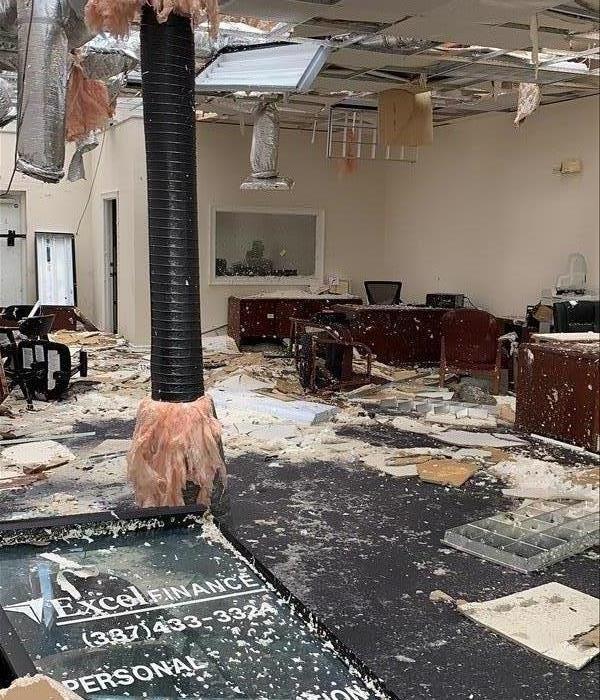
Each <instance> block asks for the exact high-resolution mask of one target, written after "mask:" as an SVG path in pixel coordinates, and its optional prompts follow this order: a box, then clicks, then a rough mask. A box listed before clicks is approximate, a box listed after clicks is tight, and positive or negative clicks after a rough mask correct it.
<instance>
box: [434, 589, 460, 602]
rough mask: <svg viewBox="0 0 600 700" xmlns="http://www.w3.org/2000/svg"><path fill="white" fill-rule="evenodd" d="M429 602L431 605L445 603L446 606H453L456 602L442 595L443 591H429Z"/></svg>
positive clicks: (449, 596) (445, 594)
mask: <svg viewBox="0 0 600 700" xmlns="http://www.w3.org/2000/svg"><path fill="white" fill-rule="evenodd" d="M429 600H430V601H431V602H432V603H446V604H447V605H455V604H456V601H455V600H454V598H453V597H452V596H451V595H448V594H447V593H444V591H440V590H436V591H431V593H430V594H429Z"/></svg>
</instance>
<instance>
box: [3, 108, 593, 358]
mask: <svg viewBox="0 0 600 700" xmlns="http://www.w3.org/2000/svg"><path fill="white" fill-rule="evenodd" d="M250 131H251V130H250V129H247V133H246V134H245V135H242V134H241V133H240V130H239V128H238V127H236V126H227V125H211V124H199V125H198V216H199V237H200V255H201V263H200V274H201V282H202V288H201V294H202V316H203V327H204V328H205V329H211V328H215V327H217V326H220V325H222V324H224V323H225V322H226V312H227V298H228V297H229V296H230V295H232V294H250V293H253V292H256V291H261V289H260V288H254V287H249V286H214V285H210V284H209V279H210V278H209V265H210V260H209V251H210V246H209V243H210V241H209V233H210V216H211V207H212V206H215V205H216V206H222V207H234V208H239V207H244V206H248V207H273V208H288V207H289V208H296V209H301V208H310V209H323V210H324V211H325V261H324V269H325V274H327V273H333V272H335V273H338V274H339V276H340V277H341V278H342V279H344V278H347V279H350V280H351V282H352V287H353V291H355V292H359V293H362V282H363V280H365V279H368V278H372V279H377V278H380V279H381V278H388V279H395V278H399V279H402V280H403V281H404V285H405V286H404V291H403V298H404V299H405V300H415V301H423V300H424V295H425V294H426V293H427V292H428V291H464V292H466V293H467V294H468V295H469V296H470V297H471V298H472V299H473V301H474V302H475V303H477V304H480V305H482V306H484V307H487V308H489V309H490V310H491V311H493V312H495V313H497V314H509V315H512V314H515V315H521V314H522V313H523V312H524V308H525V305H526V304H528V303H533V302H535V301H537V300H538V298H539V294H540V291H541V289H542V288H545V287H550V286H551V285H552V284H553V282H554V278H555V277H556V275H557V274H559V273H560V272H561V271H562V269H563V267H564V266H565V264H566V258H567V255H568V254H569V253H570V252H573V251H580V252H582V253H584V254H585V255H586V257H587V261H588V265H589V268H590V270H589V271H590V280H591V281H592V284H595V285H596V286H597V285H598V256H599V254H598V238H599V236H598V227H599V220H598V182H599V173H598V104H597V101H596V100H595V99H594V98H588V99H584V100H578V101H576V102H569V103H564V104H560V105H553V106H549V107H543V108H541V109H540V110H539V111H538V112H537V113H536V114H535V115H534V116H533V117H531V118H530V119H529V121H527V122H526V123H525V124H524V125H523V126H522V127H521V129H520V130H519V131H516V130H515V129H514V128H513V126H512V123H511V116H510V115H508V114H500V115H490V116H486V117H481V118H476V119H470V120H466V121H462V122H459V123H458V124H456V125H454V126H449V127H441V128H438V129H436V130H435V143H434V145H433V146H432V147H430V148H428V149H422V150H421V156H420V160H419V163H418V164H417V165H415V166H407V165H401V164H398V163H375V164H373V163H366V164H361V167H360V169H359V171H358V172H357V173H356V174H354V175H348V176H344V177H342V176H340V175H339V174H338V172H337V169H336V166H335V165H334V164H332V163H330V162H328V161H327V159H326V157H325V143H324V138H323V137H321V136H320V137H318V138H317V142H316V143H315V144H314V145H312V144H311V143H310V135H309V134H308V133H305V132H297V131H288V130H283V131H282V137H281V153H280V170H281V173H282V174H283V175H287V176H290V177H293V178H295V180H296V187H295V189H294V191H293V192H291V193H284V192H273V193H264V192H263V193H261V192H241V191H240V189H239V185H240V182H241V180H242V179H243V178H244V177H245V176H246V175H247V174H248V172H249V163H248V156H249V151H250V138H251V133H250ZM100 152H101V160H100V165H99V167H98V171H97V176H96V179H95V182H94V185H93V189H92V191H91V196H90V203H89V206H88V209H87V211H86V215H85V216H84V218H83V220H82V223H81V227H80V231H79V234H78V237H77V240H76V253H77V272H78V287H79V305H80V307H81V308H82V310H83V311H84V313H86V314H87V315H89V316H90V317H91V318H92V320H94V321H95V322H96V323H97V324H99V325H102V323H103V321H104V317H105V309H104V216H103V204H102V198H103V197H104V196H108V195H112V194H116V195H117V196H118V199H119V221H118V227H119V261H118V262H119V299H120V308H119V329H120V331H121V332H122V333H123V334H124V335H125V336H126V337H127V338H129V339H130V340H131V341H132V342H133V343H135V344H139V345H143V344H147V343H148V342H149V337H150V336H149V326H150V302H149V279H148V235H147V204H146V168H145V158H144V141H143V131H142V122H141V120H140V119H139V118H130V119H128V120H126V121H124V122H121V123H119V124H117V126H115V127H113V128H111V129H110V130H109V131H108V132H107V133H106V136H105V141H104V147H103V148H102V151H101V149H99V148H98V149H96V150H95V151H93V152H92V153H91V154H89V155H88V156H86V168H87V172H88V180H87V181H82V182H79V183H75V184H70V183H67V182H62V183H61V184H59V185H44V184H42V183H39V182H36V181H35V180H31V179H29V178H24V177H21V176H20V175H17V177H16V178H15V182H14V185H13V189H14V190H15V191H17V192H19V191H20V192H24V193H25V196H26V207H25V208H26V223H25V227H26V230H27V232H28V238H29V240H28V267H29V270H28V287H29V298H30V300H31V301H33V299H34V296H35V258H34V246H33V233H34V232H35V231H36V230H55V231H66V232H74V231H75V229H76V227H77V222H78V220H79V218H80V216H81V213H82V211H83V209H84V206H85V203H86V201H87V198H88V195H89V194H90V188H91V187H92V179H93V175H94V172H95V169H96V164H97V159H98V157H99V156H100ZM13 157H14V135H13V134H11V133H7V131H6V130H4V131H1V132H0V186H2V188H4V187H5V186H6V184H7V182H8V178H9V176H10V172H11V169H12V163H13ZM572 157H578V158H582V160H583V168H584V170H583V173H582V174H581V175H576V176H559V175H555V174H553V172H552V168H553V166H554V165H556V164H558V163H559V162H560V161H561V160H563V159H565V158H572ZM269 289H273V288H272V287H270V288H269Z"/></svg>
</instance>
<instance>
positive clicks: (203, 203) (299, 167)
mask: <svg viewBox="0 0 600 700" xmlns="http://www.w3.org/2000/svg"><path fill="white" fill-rule="evenodd" d="M250 131H251V130H250V129H247V130H246V134H245V135H242V134H241V133H240V129H239V127H237V126H229V125H211V124H199V125H198V147H197V151H198V156H197V162H198V217H199V225H198V229H199V237H200V277H201V298H202V324H203V328H204V329H206V330H210V329H213V328H217V327H219V326H222V325H223V324H225V323H226V322H227V299H228V297H229V296H231V295H235V294H239V295H245V294H253V293H255V292H259V291H262V288H260V287H252V286H234V285H232V286H221V285H219V286H216V285H210V284H209V281H210V274H209V273H210V270H209V266H210V218H211V207H212V206H222V207H224V208H227V207H233V208H237V207H241V206H249V207H273V208H287V207H290V208H310V209H323V210H324V212H325V256H324V257H325V263H324V268H325V274H327V273H329V272H336V273H338V274H339V276H340V278H341V279H350V280H351V283H352V288H353V291H356V292H357V293H361V292H362V282H363V280H365V279H368V278H369V277H373V276H378V275H379V274H381V266H382V260H383V235H382V232H383V229H384V213H385V206H384V194H385V193H384V189H385V188H384V180H383V169H382V168H381V167H380V166H379V165H378V164H369V163H368V164H365V165H364V167H363V168H362V169H361V170H360V171H359V172H358V173H356V174H355V175H352V176H346V177H341V176H340V175H339V174H338V172H337V169H336V168H335V166H333V165H332V164H331V163H329V162H328V161H327V159H326V156H325V141H324V138H323V137H322V136H319V137H318V138H317V141H316V143H315V144H314V145H311V143H310V135H309V134H308V133H306V132H296V131H287V130H283V131H282V134H281V148H280V171H281V173H282V175H286V176H288V177H293V178H294V179H295V180H296V186H295V188H294V190H293V191H292V192H291V193H290V192H267V193H265V192H241V191H240V183H241V181H242V180H243V179H244V178H245V177H246V176H247V175H248V174H249V170H250V165H249V154H250V139H251V133H250ZM131 139H133V134H131V135H130V141H131ZM139 139H140V141H139V143H140V150H143V141H142V132H141V124H140V131H139ZM136 169H137V171H136V175H135V181H136V188H135V200H136V212H135V244H134V248H135V268H136V273H137V274H139V275H141V277H140V279H138V278H137V277H136V281H135V299H136V309H135V312H136V324H135V331H134V332H133V333H129V334H128V337H129V338H130V339H131V340H132V341H133V342H134V343H136V344H144V343H147V342H148V339H149V324H150V312H149V294H148V285H149V280H148V243H147V231H146V226H147V209H146V200H145V187H146V185H145V164H144V161H143V156H141V157H138V158H136ZM274 289H276V287H269V290H274ZM287 289H289V287H287Z"/></svg>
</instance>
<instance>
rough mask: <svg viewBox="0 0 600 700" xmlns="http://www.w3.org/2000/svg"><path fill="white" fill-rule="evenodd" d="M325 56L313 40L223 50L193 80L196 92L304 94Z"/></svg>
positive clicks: (324, 49)
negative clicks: (251, 91)
mask: <svg viewBox="0 0 600 700" xmlns="http://www.w3.org/2000/svg"><path fill="white" fill-rule="evenodd" d="M328 56H329V47H328V46H326V45H325V44H322V43H319V42H316V41H307V42H302V43H299V44H283V43H282V44H275V45H273V44H268V45H264V46H259V47H252V48H251V49H241V50H236V51H223V52H221V53H220V54H218V55H217V57H216V58H215V59H214V60H213V61H212V62H211V63H209V64H208V65H207V66H206V67H205V68H204V70H202V71H201V72H200V74H199V75H198V77H197V78H196V88H197V90H198V91H199V92H232V91H235V90H256V91H262V92H305V91H306V90H308V89H309V88H310V87H311V85H312V83H313V82H314V80H315V78H316V77H317V75H318V74H319V72H320V70H321V68H322V67H323V65H324V64H325V61H326V60H327V57H328Z"/></svg>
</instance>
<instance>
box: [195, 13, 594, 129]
mask: <svg viewBox="0 0 600 700" xmlns="http://www.w3.org/2000/svg"><path fill="white" fill-rule="evenodd" d="M599 4H600V2H598V1H597V0H568V1H567V2H564V1H563V2H561V1H560V0H554V2H549V1H548V0H369V1H368V2H366V1H365V0H221V9H222V11H223V12H226V13H227V14H228V15H233V16H252V17H257V18H260V19H265V20H275V21H279V22H285V23H287V25H288V31H289V33H290V37H291V38H292V39H293V38H297V39H299V40H303V39H305V38H315V39H319V40H322V41H326V42H328V43H329V44H330V45H331V46H332V47H333V50H332V53H331V56H330V59H329V62H328V64H326V65H325V66H324V68H323V69H322V71H321V73H320V75H319V77H318V78H317V80H316V81H315V83H314V84H313V87H312V90H311V95H310V100H311V101H310V103H308V102H307V99H308V97H309V96H298V95H291V96H290V97H289V99H288V101H287V105H288V106H287V112H288V115H286V106H285V105H284V106H283V107H282V118H283V121H284V123H285V121H286V118H287V116H289V117H290V120H291V121H290V123H291V124H292V125H296V126H305V127H307V128H309V127H312V123H313V120H314V119H315V116H317V117H319V118H321V117H322V120H323V122H322V123H321V124H320V126H321V127H324V124H325V121H326V117H327V109H328V107H329V106H330V105H331V104H334V103H335V102H339V101H342V100H343V99H344V97H345V96H348V99H360V100H362V101H363V102H364V101H366V102H367V103H368V102H369V98H370V100H371V103H372V104H375V103H376V97H377V93H378V92H381V91H383V90H387V89H390V88H393V87H406V88H407V89H410V90H413V91H418V90H423V89H430V90H432V92H433V104H434V119H435V121H436V122H437V123H444V122H447V121H450V120H452V119H455V118H459V117H462V116H470V115H472V114H473V113H487V112H493V111H509V110H512V109H514V108H515V105H516V99H517V88H518V84H519V82H533V81H535V82H538V83H539V84H540V85H541V86H542V102H543V103H548V102H555V101H560V100H565V99H573V98H575V97H583V96H586V95H593V94H597V92H598V86H599V83H598V80H599V67H600V61H599V56H598V46H599V45H600V41H599V38H598V29H599V25H598V5H599ZM594 8H595V9H594ZM533 15H537V23H538V25H539V44H540V47H541V55H540V63H541V64H542V65H541V67H540V68H539V69H538V70H537V71H536V66H535V65H534V64H533V63H532V59H531V53H530V52H531V45H532V38H531V32H530V24H531V19H532V16H533ZM590 49H591V50H592V51H591V52H590ZM586 50H587V55H580V54H578V53H577V52H582V51H586ZM548 60H552V63H551V64H548V65H547V66H544V65H543V64H544V62H545V61H548ZM202 99H203V100H206V99H208V100H210V99H211V98H202ZM236 99H238V100H239V99H244V98H243V96H239V95H238V96H232V99H231V100H230V101H229V103H228V106H229V107H230V108H231V109H230V110H229V114H228V116H229V117H231V118H233V119H235V114H236V110H235V105H236ZM213 106H214V105H213ZM215 109H216V108H215ZM303 120H304V123H303Z"/></svg>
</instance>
